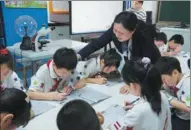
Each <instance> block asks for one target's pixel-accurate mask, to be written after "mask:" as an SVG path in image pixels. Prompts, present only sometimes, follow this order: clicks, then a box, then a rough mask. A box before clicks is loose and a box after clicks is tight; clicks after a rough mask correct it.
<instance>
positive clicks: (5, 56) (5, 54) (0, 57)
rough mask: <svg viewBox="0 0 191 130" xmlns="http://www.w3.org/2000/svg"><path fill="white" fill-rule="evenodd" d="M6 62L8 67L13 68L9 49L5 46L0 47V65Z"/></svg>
mask: <svg viewBox="0 0 191 130" xmlns="http://www.w3.org/2000/svg"><path fill="white" fill-rule="evenodd" d="M2 64H6V65H7V66H8V67H9V68H10V69H12V68H13V59H12V55H11V53H10V52H9V50H7V49H5V48H1V49H0V65H2Z"/></svg>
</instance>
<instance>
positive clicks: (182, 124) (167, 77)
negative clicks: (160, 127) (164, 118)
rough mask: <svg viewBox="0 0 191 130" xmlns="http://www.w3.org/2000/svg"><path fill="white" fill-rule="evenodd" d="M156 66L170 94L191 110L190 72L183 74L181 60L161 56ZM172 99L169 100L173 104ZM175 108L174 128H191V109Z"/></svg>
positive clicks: (179, 129) (175, 129) (177, 129)
mask: <svg viewBox="0 0 191 130" xmlns="http://www.w3.org/2000/svg"><path fill="white" fill-rule="evenodd" d="M155 66H156V68H157V69H158V70H159V71H160V73H161V77H162V80H163V82H164V84H165V86H166V87H168V88H169V89H170V90H171V93H170V94H171V95H173V96H174V97H175V98H177V99H178V100H179V101H181V102H182V103H184V104H185V105H186V106H187V109H188V110H190V72H188V73H185V74H183V73H182V71H181V67H180V63H179V61H178V60H177V59H176V58H173V57H161V58H160V59H159V60H158V61H157V62H156V64H155ZM171 99H173V98H171ZM171 99H169V102H170V103H171V105H172V106H173V104H172V102H171ZM175 108H176V112H175V114H174V115H173V116H172V128H173V130H190V111H185V110H182V109H180V108H185V106H178V107H175Z"/></svg>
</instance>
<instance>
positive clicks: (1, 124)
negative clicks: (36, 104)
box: [0, 88, 31, 130]
mask: <svg viewBox="0 0 191 130" xmlns="http://www.w3.org/2000/svg"><path fill="white" fill-rule="evenodd" d="M30 111H31V103H30V101H29V98H28V97H27V95H26V94H25V93H24V92H23V91H21V90H18V89H15V88H5V89H4V90H2V91H1V92H0V115H1V116H0V129H1V130H15V129H16V128H17V127H20V126H26V125H27V124H28V122H29V120H30Z"/></svg>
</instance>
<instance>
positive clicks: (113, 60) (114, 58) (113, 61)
mask: <svg viewBox="0 0 191 130" xmlns="http://www.w3.org/2000/svg"><path fill="white" fill-rule="evenodd" d="M100 59H101V60H104V64H105V66H112V65H114V66H116V67H117V68H118V67H119V65H120V62H121V56H120V55H119V54H118V53H117V52H116V50H115V49H114V48H112V49H110V50H109V51H106V52H104V53H102V54H101V55H100Z"/></svg>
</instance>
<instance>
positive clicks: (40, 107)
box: [31, 100, 55, 117]
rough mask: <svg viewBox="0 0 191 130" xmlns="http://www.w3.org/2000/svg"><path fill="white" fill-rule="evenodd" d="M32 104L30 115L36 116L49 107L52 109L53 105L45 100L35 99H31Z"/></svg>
mask: <svg viewBox="0 0 191 130" xmlns="http://www.w3.org/2000/svg"><path fill="white" fill-rule="evenodd" d="M31 105H32V116H33V117H35V116H38V115H40V114H42V113H44V112H46V111H48V110H50V109H53V108H54V107H55V105H52V104H50V103H47V102H46V101H40V100H39V101H37V100H31Z"/></svg>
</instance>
